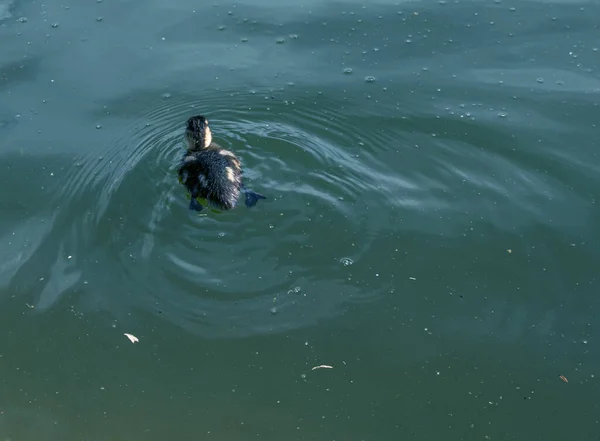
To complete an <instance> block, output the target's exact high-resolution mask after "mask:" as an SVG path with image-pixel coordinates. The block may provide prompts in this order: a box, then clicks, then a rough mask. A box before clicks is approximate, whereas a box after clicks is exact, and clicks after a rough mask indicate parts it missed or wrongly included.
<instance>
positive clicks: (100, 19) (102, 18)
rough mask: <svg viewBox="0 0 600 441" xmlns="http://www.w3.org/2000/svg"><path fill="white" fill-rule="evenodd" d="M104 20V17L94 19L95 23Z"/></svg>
mask: <svg viewBox="0 0 600 441" xmlns="http://www.w3.org/2000/svg"><path fill="white" fill-rule="evenodd" d="M102 20H104V17H96V21H102Z"/></svg>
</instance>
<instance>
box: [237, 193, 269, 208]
mask: <svg viewBox="0 0 600 441" xmlns="http://www.w3.org/2000/svg"><path fill="white" fill-rule="evenodd" d="M243 191H244V193H246V207H248V208H250V207H254V206H255V205H256V203H257V202H258V200H259V199H267V198H266V197H265V196H263V195H262V194H260V193H256V192H255V191H252V190H248V189H247V188H244V189H243Z"/></svg>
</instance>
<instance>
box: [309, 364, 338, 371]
mask: <svg viewBox="0 0 600 441" xmlns="http://www.w3.org/2000/svg"><path fill="white" fill-rule="evenodd" d="M315 369H333V366H329V365H327V364H320V365H319V366H315V367H313V368H312V369H311V371H314V370H315Z"/></svg>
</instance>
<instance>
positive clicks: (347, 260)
mask: <svg viewBox="0 0 600 441" xmlns="http://www.w3.org/2000/svg"><path fill="white" fill-rule="evenodd" d="M340 263H341V264H342V265H344V266H350V265H352V264H353V263H354V261H353V260H352V259H350V258H349V257H342V258H341V259H340Z"/></svg>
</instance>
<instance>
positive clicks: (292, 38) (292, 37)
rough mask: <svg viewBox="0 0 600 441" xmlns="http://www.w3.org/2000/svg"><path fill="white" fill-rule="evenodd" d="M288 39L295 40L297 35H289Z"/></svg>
mask: <svg viewBox="0 0 600 441" xmlns="http://www.w3.org/2000/svg"><path fill="white" fill-rule="evenodd" d="M289 37H290V40H297V39H298V34H290V35H289Z"/></svg>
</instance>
